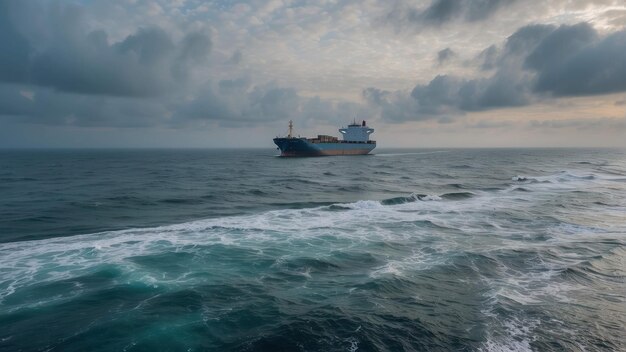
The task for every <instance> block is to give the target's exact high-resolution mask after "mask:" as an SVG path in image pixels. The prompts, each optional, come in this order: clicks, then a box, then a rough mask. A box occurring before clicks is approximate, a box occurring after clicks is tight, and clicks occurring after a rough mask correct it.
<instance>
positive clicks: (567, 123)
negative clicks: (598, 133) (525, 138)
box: [528, 117, 626, 130]
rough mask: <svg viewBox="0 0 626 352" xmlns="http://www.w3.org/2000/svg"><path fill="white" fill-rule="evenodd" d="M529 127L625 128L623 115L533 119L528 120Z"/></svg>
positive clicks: (625, 122)
mask: <svg viewBox="0 0 626 352" xmlns="http://www.w3.org/2000/svg"><path fill="white" fill-rule="evenodd" d="M528 126H529V127H531V128H539V129H561V128H575V129H580V130H589V129H611V130H626V118H624V117H599V118H586V119H566V120H543V121H537V120H533V121H530V122H528Z"/></svg>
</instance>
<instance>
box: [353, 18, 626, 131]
mask: <svg viewBox="0 0 626 352" xmlns="http://www.w3.org/2000/svg"><path fill="white" fill-rule="evenodd" d="M477 61H478V63H479V66H480V67H481V69H483V70H490V69H493V70H494V73H493V74H492V75H491V76H489V77H486V78H472V79H466V78H462V77H454V76H447V75H438V76H436V77H435V78H434V79H432V80H431V81H430V82H429V83H428V84H418V85H416V86H415V88H413V90H412V91H411V93H410V95H407V94H406V93H405V92H404V93H403V92H387V91H381V90H378V89H376V88H368V89H366V90H365V91H364V97H365V99H366V101H367V102H368V103H369V104H371V105H374V106H378V107H379V108H380V109H381V111H382V116H383V117H384V118H386V119H387V120H389V121H406V120H424V119H439V118H441V116H445V117H447V118H449V117H450V116H455V115H456V116H460V115H463V113H464V112H469V111H481V110H487V109H493V108H501V107H514V106H524V105H527V104H530V103H532V102H533V101H536V100H540V99H545V98H549V97H550V96H581V95H594V94H605V93H615V92H622V91H626V30H622V31H619V32H616V33H612V34H610V35H608V36H605V37H602V36H599V35H598V34H597V32H596V31H595V30H594V29H593V28H592V27H591V26H590V25H588V24H586V23H580V24H576V25H571V26H568V25H562V26H559V27H556V26H552V25H530V26H525V27H522V28H520V29H519V30H517V31H516V32H515V33H514V34H513V35H511V36H510V37H509V38H508V39H507V41H506V42H505V44H504V46H503V48H502V49H498V48H497V47H496V46H490V47H488V48H487V49H485V50H483V51H482V52H481V54H479V55H478V57H477Z"/></svg>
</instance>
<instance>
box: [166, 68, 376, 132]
mask: <svg viewBox="0 0 626 352" xmlns="http://www.w3.org/2000/svg"><path fill="white" fill-rule="evenodd" d="M357 115H358V116H363V115H365V107H363V106H360V105H358V104H354V103H333V102H331V101H328V100H324V99H321V98H319V97H302V96H300V95H299V94H298V93H297V91H296V90H295V89H293V88H289V87H280V86H278V85H276V84H264V85H254V84H252V82H251V81H250V80H248V79H234V80H222V81H219V82H217V83H208V84H206V85H205V86H204V87H203V89H202V90H201V91H200V92H199V94H198V95H197V96H196V97H195V99H194V100H193V101H191V102H190V103H188V104H185V105H184V106H182V107H180V109H178V110H177V116H176V117H177V118H178V119H179V120H180V121H181V122H184V121H191V120H213V121H218V122H219V123H220V124H222V125H227V126H238V125H250V124H258V123H263V122H268V121H278V120H282V121H287V120H290V119H291V120H298V122H299V123H300V124H301V125H306V124H307V122H309V121H334V120H335V119H337V118H342V119H346V118H349V117H351V116H357Z"/></svg>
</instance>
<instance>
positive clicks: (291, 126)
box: [287, 120, 293, 138]
mask: <svg viewBox="0 0 626 352" xmlns="http://www.w3.org/2000/svg"><path fill="white" fill-rule="evenodd" d="M292 133H293V121H291V120H289V134H288V135H287V138H292V136H291V135H292Z"/></svg>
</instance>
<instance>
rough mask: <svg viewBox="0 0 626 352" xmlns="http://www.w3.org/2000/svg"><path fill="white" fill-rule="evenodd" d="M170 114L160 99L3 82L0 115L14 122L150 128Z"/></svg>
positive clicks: (166, 105) (0, 87)
mask: <svg viewBox="0 0 626 352" xmlns="http://www.w3.org/2000/svg"><path fill="white" fill-rule="evenodd" d="M170 115H171V113H170V111H169V108H168V104H167V103H165V102H163V101H162V100H160V99H132V98H125V97H108V96H103V95H85V94H82V95H77V94H72V93H65V92H59V91H56V90H53V89H50V88H45V87H32V86H31V87H29V88H28V89H27V90H26V89H22V88H20V86H16V85H7V84H0V117H4V118H5V119H9V120H12V121H14V122H23V123H34V124H43V125H66V126H81V127H150V126H155V125H159V124H165V123H167V122H168V121H167V118H168V116H170Z"/></svg>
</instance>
